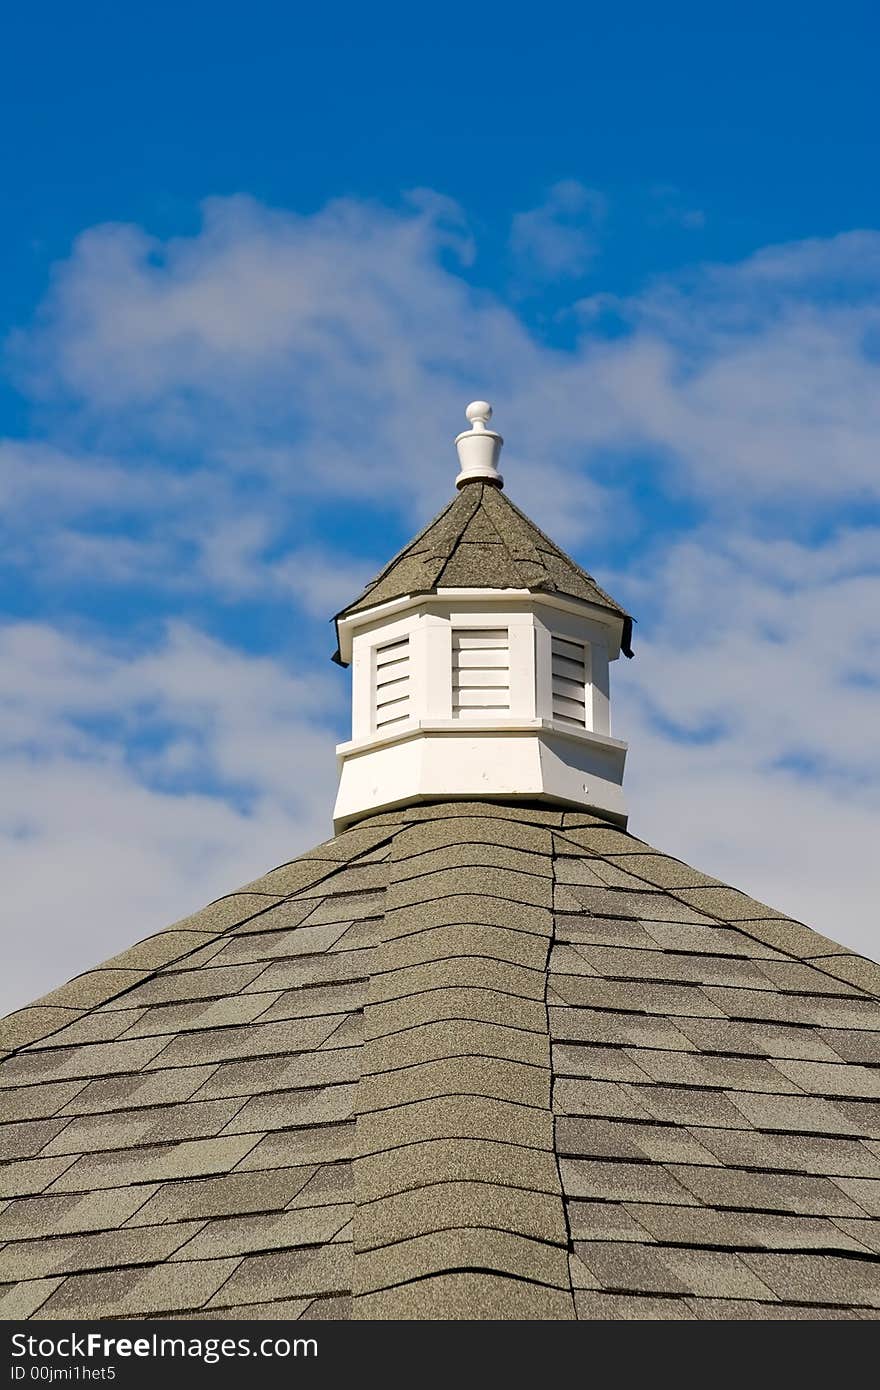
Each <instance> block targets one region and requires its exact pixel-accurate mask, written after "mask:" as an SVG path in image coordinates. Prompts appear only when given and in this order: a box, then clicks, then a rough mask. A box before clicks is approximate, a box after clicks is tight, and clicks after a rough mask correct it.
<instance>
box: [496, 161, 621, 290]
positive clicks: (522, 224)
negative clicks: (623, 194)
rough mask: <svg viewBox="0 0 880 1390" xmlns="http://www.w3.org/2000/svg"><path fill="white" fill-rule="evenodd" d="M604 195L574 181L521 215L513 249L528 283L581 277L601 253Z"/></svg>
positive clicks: (515, 227)
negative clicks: (600, 229)
mask: <svg viewBox="0 0 880 1390" xmlns="http://www.w3.org/2000/svg"><path fill="white" fill-rule="evenodd" d="M606 213H607V202H606V199H605V196H604V194H602V193H599V192H597V190H596V189H594V188H587V187H585V185H584V184H582V183H578V181H577V180H576V179H563V180H562V181H561V182H560V183H556V184H554V185H553V187H552V188H551V189H550V191H549V192H548V194H547V197H546V199H545V201H544V202H543V203H541V204H540V205H539V206H538V207H536V208H531V209H529V211H528V212H518V213H517V214H516V216H515V217H514V219H513V222H512V224H511V229H510V249H511V251H512V253H513V256H514V260H515V261H516V263H517V265H518V267H519V269H520V271H521V272H523V273H524V274H525V275H526V276H527V277H529V278H531V277H536V278H538V279H541V280H545V279H546V280H557V279H565V278H568V277H575V278H576V277H579V276H582V275H583V274H584V273H585V271H586V270H588V269H589V267H590V266H591V265H592V263H593V261H594V260H595V258H596V256H597V255H598V252H599V237H598V231H599V228H600V227H601V225H602V223H603V222H604V220H605V216H606Z"/></svg>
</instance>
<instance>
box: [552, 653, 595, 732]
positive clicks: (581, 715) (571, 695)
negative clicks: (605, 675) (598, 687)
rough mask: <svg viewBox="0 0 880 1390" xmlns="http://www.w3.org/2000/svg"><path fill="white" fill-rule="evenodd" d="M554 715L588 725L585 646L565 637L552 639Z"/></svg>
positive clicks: (581, 727)
mask: <svg viewBox="0 0 880 1390" xmlns="http://www.w3.org/2000/svg"><path fill="white" fill-rule="evenodd" d="M553 718H554V719H561V720H562V721H563V722H564V723H566V724H577V726H578V728H579V729H585V728H586V727H587V649H586V647H585V646H584V644H583V642H569V640H568V638H567V637H554V638H553Z"/></svg>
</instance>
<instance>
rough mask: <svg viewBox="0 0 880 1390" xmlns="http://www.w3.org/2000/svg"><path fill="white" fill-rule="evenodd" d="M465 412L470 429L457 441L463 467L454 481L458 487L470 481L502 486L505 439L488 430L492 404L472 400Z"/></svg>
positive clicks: (456, 445) (459, 457) (456, 444)
mask: <svg viewBox="0 0 880 1390" xmlns="http://www.w3.org/2000/svg"><path fill="white" fill-rule="evenodd" d="M464 413H465V415H466V416H467V418H468V420H469V421H470V426H471V427H470V429H469V430H465V431H464V432H463V433H462V434H460V435H459V436H458V437H457V439H456V441H455V447H456V448H457V449H458V459H459V463H460V464H461V472H460V473H459V475H458V477H457V478H456V480H455V485H456V487H462V486H463V485H464V484H465V483H469V482H488V483H494V484H495V486H496V487H503V486H504V479H503V478H502V476H501V474H500V473H499V472H498V458H499V455H500V453H501V446H502V444H503V443H504V440H503V439H502V438H501V435H500V434H496V433H495V431H494V430H488V429H486V426H487V425H488V423H489V421H490V420H491V419H492V407H491V405H490V404H489V402H488V401H471V403H470V405H469V406H468V407H467V409H466V410H465V412H464Z"/></svg>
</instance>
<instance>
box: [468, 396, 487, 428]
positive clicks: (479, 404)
mask: <svg viewBox="0 0 880 1390" xmlns="http://www.w3.org/2000/svg"><path fill="white" fill-rule="evenodd" d="M464 413H465V415H466V416H467V418H468V419H469V420H470V422H471V424H472V425H475V424H476V423H477V421H478V420H479V421H481V423H482V424H484V425H486V424H488V423H489V421H490V420H491V419H492V407H491V405H490V404H489V402H488V401H471V403H470V405H469V406H468V408H467V410H466V411H465V412H464Z"/></svg>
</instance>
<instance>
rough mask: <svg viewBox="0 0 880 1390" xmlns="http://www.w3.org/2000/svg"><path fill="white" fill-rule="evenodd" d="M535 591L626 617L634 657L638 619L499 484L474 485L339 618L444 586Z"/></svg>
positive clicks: (625, 642) (627, 647) (626, 641)
mask: <svg viewBox="0 0 880 1390" xmlns="http://www.w3.org/2000/svg"><path fill="white" fill-rule="evenodd" d="M441 585H442V586H443V587H445V588H468V587H471V586H476V587H479V588H491V589H529V590H533V591H539V592H540V591H543V592H547V593H558V594H567V595H569V596H570V597H572V598H579V599H586V600H587V602H589V603H594V604H596V606H597V607H599V608H604V609H606V610H608V611H610V612H612V613H618V614H620V616H621V618H622V619H623V639H622V642H621V646H622V649H623V651H624V653H625V654H626V655H627V656H632V621H633V620H632V618H631V617H630V616H629V614H628V613H627V612H626V610H625V609H623V608H621V606H620V604H619V603H615V601H614V599H613V598H611V596H610V595H609V594H607V593H606V592H605V590H604V589H601V588H600V587H599V585H598V584H597V583H596V581H595V579H593V578H592V576H591V575H589V574H587V572H586V570H583V569H581V567H580V565H576V564H575V562H574V560H572V559H571V557H570V556H568V555H566V554H565V552H564V551H563V550H560V549H559V547H558V546H557V545H554V543H553V541H551V540H550V539H549V538H548V537H547V536H545V535H544V533H543V531H539V530H538V527H537V526H536V525H535V523H534V522H533V521H530V520H529V518H528V517H527V516H525V514H524V513H523V512H521V511H520V510H519V508H518V507H516V506H514V504H513V503H512V502H511V500H510V498H509V497H508V496H507V495H506V493H503V492H502V491H501V489H500V488H499V487H497V486H496V485H495V484H493V483H483V482H469V483H468V484H467V486H466V487H463V488H462V489H461V491H460V492H459V493H457V494H456V496H455V497H454V498H453V500H452V501H451V502H450V503H449V504H448V506H446V507H444V508H443V510H442V512H440V513H439V515H438V516H435V518H434V520H433V521H431V522H429V523H428V525H427V526H426V527H425V529H424V530H423V531H420V532H419V534H418V535H417V536H416V537H415V539H414V540H412V541H410V543H409V545H407V546H406V547H405V548H404V549H403V550H401V551H400V552H399V553H398V554H397V555H395V556H394V558H393V560H391V561H390V562H389V563H388V564H387V565H386V566H385V568H384V569H383V570H382V571H381V572H380V573H379V574H377V575H376V578H375V579H372V580H371V581H370V583H369V584H368V585H367V586H366V588H365V589H364V592H363V593H362V594H361V595H360V596H359V597H358V598H357V599H355V601H354V603H351V604H349V606H348V607H347V608H344V609H343V610H342V611H341V612H340V613H338V614H337V622H338V621H339V619H340V618H344V617H347V616H348V615H349V614H352V613H357V612H359V611H360V610H361V609H364V608H372V607H374V606H375V605H376V604H379V603H387V602H389V601H390V600H391V599H395V598H403V597H404V596H405V595H407V594H426V593H432V592H433V591H434V590H436V589H437V588H439V587H440V586H441Z"/></svg>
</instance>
